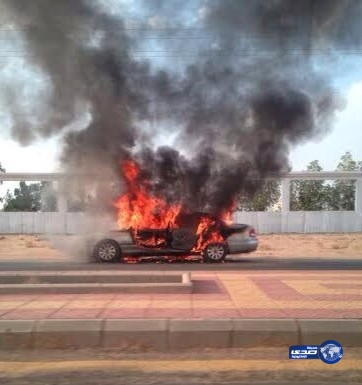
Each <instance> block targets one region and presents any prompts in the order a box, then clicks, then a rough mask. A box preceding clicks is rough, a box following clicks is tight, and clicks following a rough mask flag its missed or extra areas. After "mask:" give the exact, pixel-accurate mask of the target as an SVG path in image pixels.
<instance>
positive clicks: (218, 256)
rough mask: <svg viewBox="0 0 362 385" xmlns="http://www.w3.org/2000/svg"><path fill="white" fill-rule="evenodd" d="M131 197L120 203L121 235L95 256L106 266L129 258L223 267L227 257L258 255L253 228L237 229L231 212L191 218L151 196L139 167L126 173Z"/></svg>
mask: <svg viewBox="0 0 362 385" xmlns="http://www.w3.org/2000/svg"><path fill="white" fill-rule="evenodd" d="M121 170H122V174H123V176H124V180H125V182H126V193H125V194H123V195H122V196H120V197H119V198H118V199H117V200H116V202H115V204H114V205H115V207H116V209H117V223H118V230H116V231H112V232H109V233H108V234H105V235H103V236H101V237H98V239H97V242H96V244H95V246H94V248H93V256H94V258H95V259H96V260H98V261H101V262H115V261H120V260H122V259H124V258H125V257H148V256H177V255H179V256H189V255H200V256H202V257H203V260H204V261H206V262H221V261H223V260H224V259H225V257H226V255H227V254H239V253H244V252H251V251H254V250H256V248H257V246H258V240H257V238H256V234H255V230H254V228H253V227H251V226H248V225H245V224H232V222H231V212H232V210H231V209H228V210H225V211H224V212H223V213H222V214H221V215H219V216H215V215H211V214H210V213H205V212H189V211H188V210H185V209H184V208H183V207H182V206H181V205H178V204H170V203H168V202H166V200H163V199H161V198H159V197H154V196H153V195H152V194H150V193H149V192H148V185H147V183H144V182H143V183H142V182H140V180H139V178H138V177H139V173H140V170H139V167H138V166H137V164H136V163H135V162H133V161H125V162H124V163H123V164H122V167H121Z"/></svg>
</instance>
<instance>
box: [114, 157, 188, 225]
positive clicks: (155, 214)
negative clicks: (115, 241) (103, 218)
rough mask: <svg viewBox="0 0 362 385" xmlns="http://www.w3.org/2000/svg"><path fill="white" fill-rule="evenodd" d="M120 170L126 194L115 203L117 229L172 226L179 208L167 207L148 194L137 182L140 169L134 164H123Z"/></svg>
mask: <svg viewBox="0 0 362 385" xmlns="http://www.w3.org/2000/svg"><path fill="white" fill-rule="evenodd" d="M121 170H122V173H123V176H124V178H125V180H126V183H127V192H126V193H125V194H123V195H122V196H121V197H119V198H118V200H117V201H116V202H115V206H116V208H117V210H118V220H117V222H118V226H119V228H132V229H134V230H137V229H139V228H149V229H159V228H166V227H168V226H169V225H171V226H174V224H175V218H176V216H177V215H178V213H179V212H180V209H181V207H180V206H179V205H169V204H168V203H167V202H166V201H164V200H162V199H160V198H155V197H152V196H151V195H150V194H148V193H147V191H145V190H146V188H145V186H144V184H141V183H139V182H138V180H137V178H138V176H139V172H140V169H139V167H138V165H137V164H136V163H135V162H133V161H125V162H123V163H122V165H121Z"/></svg>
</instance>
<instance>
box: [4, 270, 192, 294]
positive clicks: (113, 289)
mask: <svg viewBox="0 0 362 385" xmlns="http://www.w3.org/2000/svg"><path fill="white" fill-rule="evenodd" d="M85 273H86V274H85ZM192 289H193V284H192V280H191V277H190V273H188V272H186V273H177V272H171V273H168V272H161V273H158V272H151V273H144V272H142V273H141V274H139V273H129V272H126V273H124V272H115V273H114V272H112V271H109V272H81V273H78V272H39V271H36V272H5V273H3V272H0V294H108V293H162V294H164V293H174V294H184V293H185V294H188V293H192Z"/></svg>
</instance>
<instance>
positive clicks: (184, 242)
mask: <svg viewBox="0 0 362 385" xmlns="http://www.w3.org/2000/svg"><path fill="white" fill-rule="evenodd" d="M198 221H199V220H198V217H197V216H195V215H182V216H180V217H179V218H178V227H177V228H175V229H173V230H172V248H173V249H175V250H191V249H192V248H193V247H194V246H195V244H196V241H197V235H196V231H197V226H198Z"/></svg>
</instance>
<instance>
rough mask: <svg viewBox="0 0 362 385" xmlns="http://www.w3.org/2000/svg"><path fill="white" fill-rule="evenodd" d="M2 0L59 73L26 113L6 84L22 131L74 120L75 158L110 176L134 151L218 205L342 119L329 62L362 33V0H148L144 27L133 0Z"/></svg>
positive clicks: (81, 167) (71, 159) (177, 194)
mask: <svg viewBox="0 0 362 385" xmlns="http://www.w3.org/2000/svg"><path fill="white" fill-rule="evenodd" d="M2 3H3V7H5V9H6V11H7V18H8V20H9V25H10V26H11V27H14V26H15V28H16V29H18V30H20V33H21V37H22V40H23V42H24V43H25V48H24V49H25V51H26V53H27V54H28V56H27V59H26V62H28V63H29V64H31V65H32V66H35V68H37V69H38V70H40V71H41V72H42V73H43V75H44V81H45V82H47V88H46V98H44V99H45V101H44V99H42V102H40V101H37V100H32V101H29V103H30V104H31V105H32V106H33V109H32V110H30V112H29V111H28V113H26V114H25V113H20V111H19V108H15V107H16V106H17V105H18V101H17V98H16V92H14V90H11V87H8V89H6V90H4V91H3V96H2V100H7V101H8V100H9V98H12V108H10V109H9V112H10V113H11V116H12V134H13V137H14V138H16V139H18V140H19V141H20V142H22V143H24V144H26V143H29V142H31V141H32V140H34V139H36V138H39V137H50V136H52V135H59V134H61V135H63V138H64V139H63V146H64V147H63V152H62V156H61V162H62V165H63V168H64V169H65V170H67V171H68V172H82V173H87V174H94V173H101V174H102V176H103V178H105V179H107V178H109V179H112V178H115V176H116V175H117V173H118V172H119V171H118V170H119V163H120V162H121V161H122V160H124V159H128V158H130V157H131V158H133V159H136V160H137V161H138V162H139V164H140V166H141V169H142V173H141V175H140V179H141V180H140V182H142V181H143V182H144V183H146V181H147V183H149V184H148V186H149V187H148V188H149V189H151V190H153V192H154V193H155V194H156V195H157V194H159V195H162V196H164V197H167V199H169V200H170V201H172V202H182V203H183V204H184V205H185V207H187V208H188V209H197V210H209V211H211V212H214V213H219V212H220V211H222V210H223V209H224V208H225V207H228V206H229V205H230V203H231V202H232V200H233V198H234V197H235V195H236V194H238V193H244V194H248V195H250V196H252V195H253V194H254V193H255V192H256V191H257V190H258V189H260V188H261V187H262V185H263V180H262V178H263V177H265V176H267V175H268V174H269V173H271V172H273V173H275V172H276V173H278V172H280V171H284V170H286V169H288V167H289V164H288V155H289V151H290V149H291V147H292V146H293V145H296V144H298V143H300V142H302V141H306V140H308V139H310V138H312V137H315V136H318V135H319V136H321V135H323V134H324V133H325V132H327V131H328V130H329V129H330V128H331V127H332V122H333V117H334V113H335V111H336V110H337V109H338V108H339V107H340V102H339V99H338V98H337V96H336V93H335V92H334V90H333V88H332V86H331V82H330V79H329V77H328V76H327V74H326V73H325V72H324V71H322V70H321V69H319V70H317V69H316V68H317V66H316V63H317V64H318V65H319V66H318V68H321V63H322V64H323V61H322V59H323V58H324V59H325V58H326V56H325V55H326V54H331V55H332V54H335V52H338V50H339V49H344V48H346V47H349V48H350V47H356V46H358V45H359V44H360V36H361V33H360V27H359V24H360V23H359V20H360V16H361V6H360V4H362V3H360V2H357V1H343V0H306V1H295V0H269V1H261V0H209V1H192V2H191V1H189V2H187V1H182V2H180V1H157V0H155V1H153V0H150V1H146V2H141V1H140V2H138V3H137V2H135V3H136V4H138V7H139V12H138V19H137V22H136V23H135V24H133V27H132V26H131V27H130V25H132V24H130V23H129V21H130V20H131V17H130V16H129V15H127V16H124V15H125V14H126V11H127V9H126V6H125V5H122V4H123V3H122V2H118V3H117V2H116V1H114V2H112V3H111V4H113V8H112V7H111V5H109V7H108V8H106V7H105V6H104V3H101V2H96V1H91V0H89V1H87V0H76V1H74V0H57V1H49V0H31V1H28V0H26V1H25V0H24V1H22V0H2ZM190 23H191V27H190ZM134 25H135V26H134ZM150 33H152V34H153V35H152V37H153V39H150V35H149V34H150ZM140 51H142V52H143V53H144V55H143V57H142V55H139V53H140ZM146 51H147V52H148V54H147V52H146ZM142 52H141V53H142ZM160 52H161V53H160ZM315 52H317V53H321V52H323V55H322V56H321V55H320V56H319V57H318V55H315ZM9 95H11V97H10V96H9ZM40 103H43V104H42V105H41V106H39V104H40ZM14 106H15V107H14ZM34 111H36V112H38V115H39V116H35V117H34ZM40 112H41V113H40ZM85 113H86V115H87V119H86V121H85V122H83V123H80V122H79V116H80V115H81V114H83V115H84V114H85ZM171 138H172V140H171ZM161 141H162V142H168V145H159V143H161ZM86 181H87V182H89V180H84V181H82V183H85V182H86ZM91 181H94V179H93V177H92V178H91ZM97 185H98V187H100V188H102V189H103V190H100V191H101V195H102V199H103V201H110V197H108V194H109V191H107V188H106V187H105V185H106V184H105V183H104V180H103V181H102V182H99V183H97ZM117 192H118V190H117Z"/></svg>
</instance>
